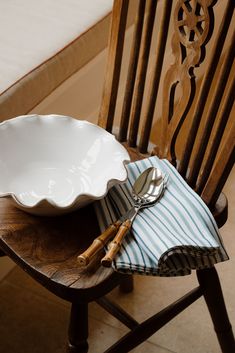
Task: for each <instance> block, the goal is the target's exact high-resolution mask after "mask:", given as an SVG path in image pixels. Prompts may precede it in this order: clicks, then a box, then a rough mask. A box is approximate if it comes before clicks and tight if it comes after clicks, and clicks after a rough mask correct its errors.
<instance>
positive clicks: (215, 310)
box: [197, 267, 235, 353]
mask: <svg viewBox="0 0 235 353" xmlns="http://www.w3.org/2000/svg"><path fill="white" fill-rule="evenodd" d="M197 277H198V281H199V284H200V286H201V288H202V290H203V294H204V298H205V301H206V304H207V307H208V309H209V312H210V314H211V318H212V321H213V324H214V328H215V332H216V334H217V337H218V340H219V344H220V347H221V350H222V352H223V353H233V352H235V340H234V336H233V331H232V327H231V324H230V322H229V318H228V314H227V310H226V307H225V302H224V298H223V293H222V289H221V285H220V281H219V277H218V274H217V272H216V269H215V268H214V267H212V268H210V269H204V270H199V271H197Z"/></svg>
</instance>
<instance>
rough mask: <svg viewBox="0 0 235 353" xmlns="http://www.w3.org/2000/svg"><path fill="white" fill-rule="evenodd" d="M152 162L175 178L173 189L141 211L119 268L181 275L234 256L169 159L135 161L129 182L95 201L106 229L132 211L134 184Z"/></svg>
mask: <svg viewBox="0 0 235 353" xmlns="http://www.w3.org/2000/svg"><path fill="white" fill-rule="evenodd" d="M151 166H155V167H157V168H160V169H161V170H162V172H163V174H167V175H168V176H169V179H168V183H167V188H166V190H165V192H164V194H163V197H162V198H161V199H160V201H158V202H157V203H156V204H155V205H154V206H152V207H149V208H145V209H142V210H141V211H139V213H138V215H137V217H136V218H135V221H134V222H133V225H132V229H131V231H130V232H129V234H128V235H127V236H126V237H125V239H124V241H123V244H122V247H121V250H120V251H119V253H118V254H117V256H116V258H115V261H113V267H114V269H115V270H117V271H119V272H124V273H138V274H145V275H157V276H180V275H186V274H190V273H191V270H192V269H202V268H208V267H211V266H213V265H214V264H215V263H218V262H221V261H225V260H228V255H227V253H226V250H225V249H224V246H223V243H222V240H221V238H220V235H219V231H218V228H217V225H216V223H215V220H214V218H213V216H212V214H211V212H210V211H209V209H208V207H207V206H206V205H205V203H204V202H203V201H202V199H201V198H200V197H199V196H198V195H197V194H196V193H195V192H194V191H193V190H192V189H191V188H190V187H189V186H188V184H187V183H186V182H185V181H184V179H183V178H182V177H181V176H180V174H179V173H178V172H177V171H176V169H175V168H174V167H173V166H172V165H171V164H170V163H169V162H168V161H167V160H160V159H158V158H157V157H150V158H147V159H144V160H141V161H138V162H134V163H130V164H129V165H128V166H127V169H128V180H127V182H126V183H125V184H122V185H116V186H114V187H113V188H112V189H111V190H110V191H109V193H108V195H107V196H106V197H105V198H104V199H102V200H100V201H97V202H96V203H95V210H96V213H97V216H98V220H99V224H100V228H101V230H102V231H103V230H104V229H105V228H106V227H107V226H108V225H109V224H110V223H112V222H113V221H115V220H116V219H118V218H119V217H120V216H121V215H122V214H124V213H125V212H126V211H127V210H129V209H130V207H131V206H132V204H133V201H132V197H131V189H132V185H133V183H134V182H135V180H136V178H137V177H138V175H139V174H140V173H141V172H143V171H144V170H145V169H146V168H149V167H151Z"/></svg>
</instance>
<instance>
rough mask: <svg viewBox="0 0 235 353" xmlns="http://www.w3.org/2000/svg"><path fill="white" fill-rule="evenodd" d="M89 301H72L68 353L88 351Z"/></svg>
mask: <svg viewBox="0 0 235 353" xmlns="http://www.w3.org/2000/svg"><path fill="white" fill-rule="evenodd" d="M87 338H88V303H77V302H75V303H72V307H71V314H70V323H69V331H68V339H69V342H68V349H67V352H68V353H87V352H88V343H87Z"/></svg>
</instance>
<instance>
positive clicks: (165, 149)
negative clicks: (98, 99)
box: [155, 0, 212, 164]
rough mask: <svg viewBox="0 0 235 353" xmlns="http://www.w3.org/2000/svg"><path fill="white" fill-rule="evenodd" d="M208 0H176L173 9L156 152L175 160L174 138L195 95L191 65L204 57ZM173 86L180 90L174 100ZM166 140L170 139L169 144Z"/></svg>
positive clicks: (209, 0)
mask: <svg viewBox="0 0 235 353" xmlns="http://www.w3.org/2000/svg"><path fill="white" fill-rule="evenodd" d="M211 3H212V1H211V0H179V1H177V3H176V6H175V11H174V29H175V31H174V34H173V36H172V43H171V45H172V53H173V55H174V57H175V62H174V63H173V64H172V65H171V66H170V68H169V70H168V71H167V73H166V76H165V79H164V82H163V108H162V136H161V138H160V145H159V146H157V148H156V150H155V152H156V153H157V154H158V155H160V156H161V157H165V158H168V159H169V160H171V162H172V163H173V164H175V163H176V155H175V142H176V139H177V136H178V133H179V129H180V127H181V126H182V124H183V121H184V119H185V117H186V115H187V112H188V110H189V108H190V106H191V104H192V101H193V99H194V95H195V76H194V68H195V67H196V66H199V65H200V64H201V62H202V61H203V58H204V55H203V52H204V50H205V44H206V42H207V41H208V39H209V35H210V25H211V14H210V11H209V7H210V5H211ZM176 90H177V91H178V90H179V91H180V95H179V98H178V101H177V102H176ZM169 141H171V143H170V144H169Z"/></svg>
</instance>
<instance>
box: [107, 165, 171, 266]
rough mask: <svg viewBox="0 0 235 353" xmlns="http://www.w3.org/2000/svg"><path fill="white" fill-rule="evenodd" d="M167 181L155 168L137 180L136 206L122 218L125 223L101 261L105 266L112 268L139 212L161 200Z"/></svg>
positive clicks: (120, 227) (133, 192) (135, 185)
mask: <svg viewBox="0 0 235 353" xmlns="http://www.w3.org/2000/svg"><path fill="white" fill-rule="evenodd" d="M167 179H168V178H167V176H163V174H162V172H161V170H160V169H158V168H154V167H150V168H148V169H146V170H145V171H144V172H143V173H141V174H140V176H139V177H138V178H137V180H136V181H135V183H134V185H133V190H132V197H133V200H134V206H133V207H132V208H131V209H130V210H129V211H128V212H127V214H125V215H124V217H121V219H120V220H121V221H122V222H123V223H122V224H121V225H120V226H119V229H118V232H117V234H116V236H115V238H114V239H113V240H112V242H111V243H110V244H109V246H108V251H107V253H106V255H105V256H104V257H103V258H102V260H101V264H102V265H103V266H105V267H110V266H111V264H112V261H113V259H114V257H115V255H116V254H117V252H118V251H119V249H120V247H121V243H122V240H123V238H124V237H125V235H126V233H127V232H128V230H129V229H130V228H131V226H132V223H133V221H134V219H135V217H136V216H137V214H138V212H139V211H140V210H141V209H142V208H145V207H151V206H153V205H154V204H155V203H156V202H157V201H158V200H159V199H160V198H161V196H162V195H163V192H164V189H165V187H166V184H167Z"/></svg>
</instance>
